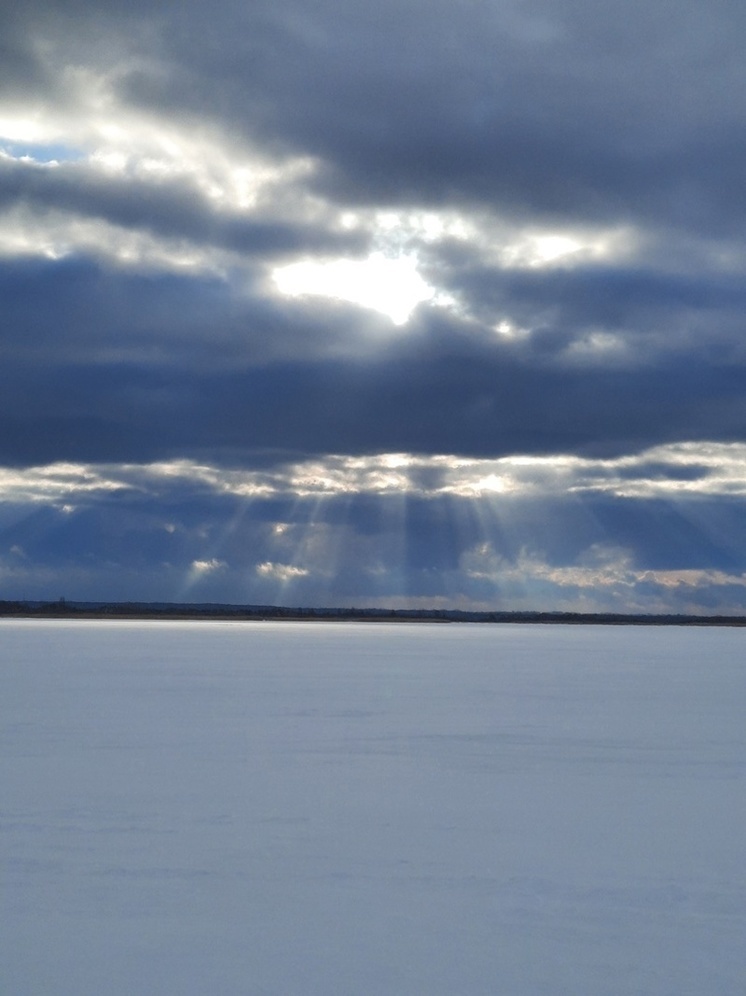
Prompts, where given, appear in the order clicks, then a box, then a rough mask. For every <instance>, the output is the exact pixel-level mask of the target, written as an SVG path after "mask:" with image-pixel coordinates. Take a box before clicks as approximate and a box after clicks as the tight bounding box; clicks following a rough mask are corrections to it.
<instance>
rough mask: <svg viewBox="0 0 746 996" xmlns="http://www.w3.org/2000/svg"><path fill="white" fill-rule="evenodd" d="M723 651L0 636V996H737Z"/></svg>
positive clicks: (729, 682)
mask: <svg viewBox="0 0 746 996" xmlns="http://www.w3.org/2000/svg"><path fill="white" fill-rule="evenodd" d="M745 641H746V634H744V633H743V632H741V631H738V630H733V629H714V628H713V629H679V628H642V627H624V628H611V627H588V626H580V627H569V626H568V627H560V626H494V625H437V624H433V625H429V624H412V625H401V624H399V625H396V624H393V625H389V624H381V623H372V624H365V623H360V624H342V623H308V624H305V623H285V624H283V623H247V624H243V623H164V622H157V623H154V622H128V623H109V622H38V621H34V622H32V621H7V620H6V621H3V622H2V624H0V720H1V722H2V727H1V729H2V733H1V737H2V743H1V745H0V751H1V752H0V773H1V787H0V816H1V820H2V822H1V824H0V842H1V847H2V860H3V883H2V891H1V892H0V896H1V897H2V898H1V899H0V902H1V903H2V906H1V907H0V909H1V911H2V924H1V925H0V926H1V930H0V991H2V992H3V993H7V994H8V996H149V994H158V996H213V994H214V996H246V994H251V996H253V994H257V996H258V994H262V996H263V994H276V996H315V994H319V996H337V994H338V996H445V994H448V996H476V994H479V996H496V994H498V996H502V994H505V996H538V994H551V996H559V994H573V996H578V994H589V996H606V994H633V993H634V994H645V996H662V994H670V996H685V994H691V996H694V994H696V996H721V994H727V996H731V994H732V996H736V994H738V996H742V994H743V993H744V991H745V990H746V955H744V950H746V944H744V938H745V937H746V887H745V886H746V881H745V880H746V867H745V865H746V863H745V862H744V840H745V839H746V794H745V793H744V762H746V722H745V716H746V710H745V709H744V706H745V705H746V671H745V670H744V663H743V660H744V653H743V648H744V646H745Z"/></svg>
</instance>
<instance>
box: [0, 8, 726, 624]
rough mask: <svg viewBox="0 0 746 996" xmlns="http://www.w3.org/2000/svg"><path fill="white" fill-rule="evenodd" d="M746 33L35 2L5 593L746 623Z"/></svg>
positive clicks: (7, 91) (15, 148)
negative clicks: (736, 616)
mask: <svg viewBox="0 0 746 996" xmlns="http://www.w3.org/2000/svg"><path fill="white" fill-rule="evenodd" d="M745 34H746V11H742V10H741V8H740V7H738V6H736V5H734V4H732V3H731V2H726V0H715V2H713V3H711V4H709V5H708V6H707V8H706V9H705V8H704V7H702V6H701V5H700V4H695V3H693V2H689V0H684V2H682V3H679V4H677V5H676V6H675V7H673V8H672V7H671V5H670V4H664V3H663V2H661V0H653V2H647V3H645V4H643V3H637V2H634V3H631V4H625V5H624V6H623V7H622V6H618V5H616V6H615V5H611V4H598V3H597V2H591V0H553V2H552V3H549V2H548V0H534V2H524V0H515V2H487V0H455V2H454V0H448V2H447V3H446V2H441V0H435V2H433V0H429V2H428V3H427V4H425V3H422V2H420V0H406V2H404V3H402V2H399V0H398V2H396V3H394V2H393V0H383V2H381V3H379V4H376V5H374V6H373V7H371V6H370V5H368V6H366V5H361V4H358V3H355V2H353V3H345V4H340V3H339V2H332V0H318V2H314V3H311V4H309V3H307V2H303V3H301V2H300V0H297V2H296V0H280V2H273V3H271V4H270V3H268V2H264V0H256V2H253V3H251V4H250V5H247V4H243V3H238V2H234V0H217V2H216V3H213V4H210V5H207V4H204V3H202V2H197V0H190V2H186V3H183V2H182V3H179V4H178V5H177V4H175V3H171V2H166V3H162V4H158V5H157V7H156V8H154V7H153V6H152V4H147V5H146V4H142V3H139V2H131V3H128V4H126V5H125V4H123V3H120V2H115V0H112V2H104V3H96V4H91V3H84V2H78V0H74V2H72V3H69V4H66V5H65V6H64V10H63V9H61V8H60V5H59V4H54V3H50V2H43V0H40V2H37V0H30V2H28V3H25V4H23V5H17V6H16V7H15V8H13V7H11V8H8V9H7V10H4V11H3V12H2V13H0V39H2V41H1V42H0V48H1V49H2V58H1V59H0V212H2V225H0V302H2V317H3V321H2V326H0V328H1V332H0V337H1V338H0V350H1V355H2V363H1V364H0V598H17V597H23V596H26V597H29V598H32V597H34V598H35V597H40V598H47V597H49V598H52V597H58V596H60V595H65V596H66V597H68V598H78V599H96V598H106V599H113V598H122V599H159V600H162V599H168V600H172V599H177V598H183V599H185V600H193V601H208V600H212V601H231V602H246V601H253V602H270V601H274V602H281V603H284V604H295V605H300V604H306V605H309V604H317V605H392V606H410V605H411V606H418V605H423V606H424V605H433V606H455V607H464V608H468V607H470V606H475V607H489V608H508V609H509V608H536V609H576V608H580V609H584V610H587V611H593V610H594V609H598V610H604V611H608V610H618V611H627V610H634V611H651V612H655V611H683V612H741V611H743V608H744V604H745V596H746V526H744V495H745V492H746V445H745V444H746V388H745V385H746V376H745V375H746V347H745V346H744V335H743V329H742V324H743V314H744V301H745V300H746V290H745V289H744V281H743V265H744V258H745V255H746V244H745V243H744V234H743V232H744V213H745V212H746V208H745V207H744V203H745V202H744V198H743V194H742V175H741V174H742V162H743V153H744V150H743V144H744V140H743V128H742V120H743V116H744V112H745V111H746V87H745V86H744V82H746V81H745V80H744V76H745V75H746V69H744V64H743V56H742V44H741V43H742V42H743V40H744V35H745Z"/></svg>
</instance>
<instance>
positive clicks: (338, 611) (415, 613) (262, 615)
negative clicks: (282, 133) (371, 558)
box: [0, 599, 746, 626]
mask: <svg viewBox="0 0 746 996" xmlns="http://www.w3.org/2000/svg"><path fill="white" fill-rule="evenodd" d="M0 619H80V620H84V619H103V620H122V619H132V620H163V621H180V622H187V621H199V620H204V621H220V620H222V621H231V620H232V621H236V622H263V621H267V622H278V621H279V622H398V623H418V622H438V623H445V622H447V623H454V622H455V623H459V622H468V623H518V624H520V623H534V624H535V623H541V624H549V625H552V624H553V625H581V626H582V625H596V626H598V625H602V626H746V616H741V615H739V616H727V615H711V616H705V615H674V614H652V613H651V614H644V613H619V612H535V611H534V612H532V611H528V612H511V611H499V610H496V611H470V610H466V609H377V608H376V609H359V608H349V609H347V608H332V609H325V608H302V607H291V606H281V605H228V604H222V603H221V604H217V603H198V604H193V603H181V602H78V601H67V600H66V599H59V600H58V601H55V602H47V601H30V600H25V599H24V600H12V601H9V600H6V601H2V600H0Z"/></svg>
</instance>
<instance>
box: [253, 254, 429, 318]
mask: <svg viewBox="0 0 746 996" xmlns="http://www.w3.org/2000/svg"><path fill="white" fill-rule="evenodd" d="M272 276H273V279H274V281H275V284H276V285H277V287H278V289H279V290H280V291H281V292H282V293H283V294H288V295H290V296H292V297H297V296H299V295H307V294H310V295H318V296H321V297H331V298H336V299H337V300H340V301H350V302H351V303H353V304H359V305H362V307H364V308H371V309H373V310H374V311H380V312H381V313H382V314H384V315H388V317H389V318H390V319H391V321H392V322H393V323H394V325H404V324H405V323H406V322H407V320H408V319H409V317H410V315H411V314H412V312H413V311H414V309H415V308H416V307H417V305H418V304H421V303H422V302H423V301H431V300H433V298H434V297H435V294H436V292H435V289H434V288H433V287H431V286H430V285H429V284H428V283H427V282H426V281H425V280H424V279H423V277H422V276H421V275H420V273H419V271H418V270H417V263H416V261H415V260H414V259H413V258H412V257H411V256H396V257H392V256H387V255H385V254H384V253H382V252H375V253H373V254H372V255H371V256H369V257H368V258H367V259H363V260H352V259H338V260H330V261H326V262H317V261H311V260H304V261H303V262H301V263H290V264H289V265H288V266H280V267H278V268H277V269H276V270H274V272H273V274H272Z"/></svg>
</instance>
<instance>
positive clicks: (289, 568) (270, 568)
mask: <svg viewBox="0 0 746 996" xmlns="http://www.w3.org/2000/svg"><path fill="white" fill-rule="evenodd" d="M256 573H257V574H259V575H260V577H263V578H272V579H273V580H275V581H281V582H282V583H283V584H286V583H287V582H288V581H296V580H297V579H298V578H304V577H307V576H308V575H309V574H310V571H308V570H306V569H305V568H304V567H296V566H295V565H294V564H276V563H273V562H272V561H271V560H267V561H265V562H264V563H263V564H258V565H257V568H256Z"/></svg>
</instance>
